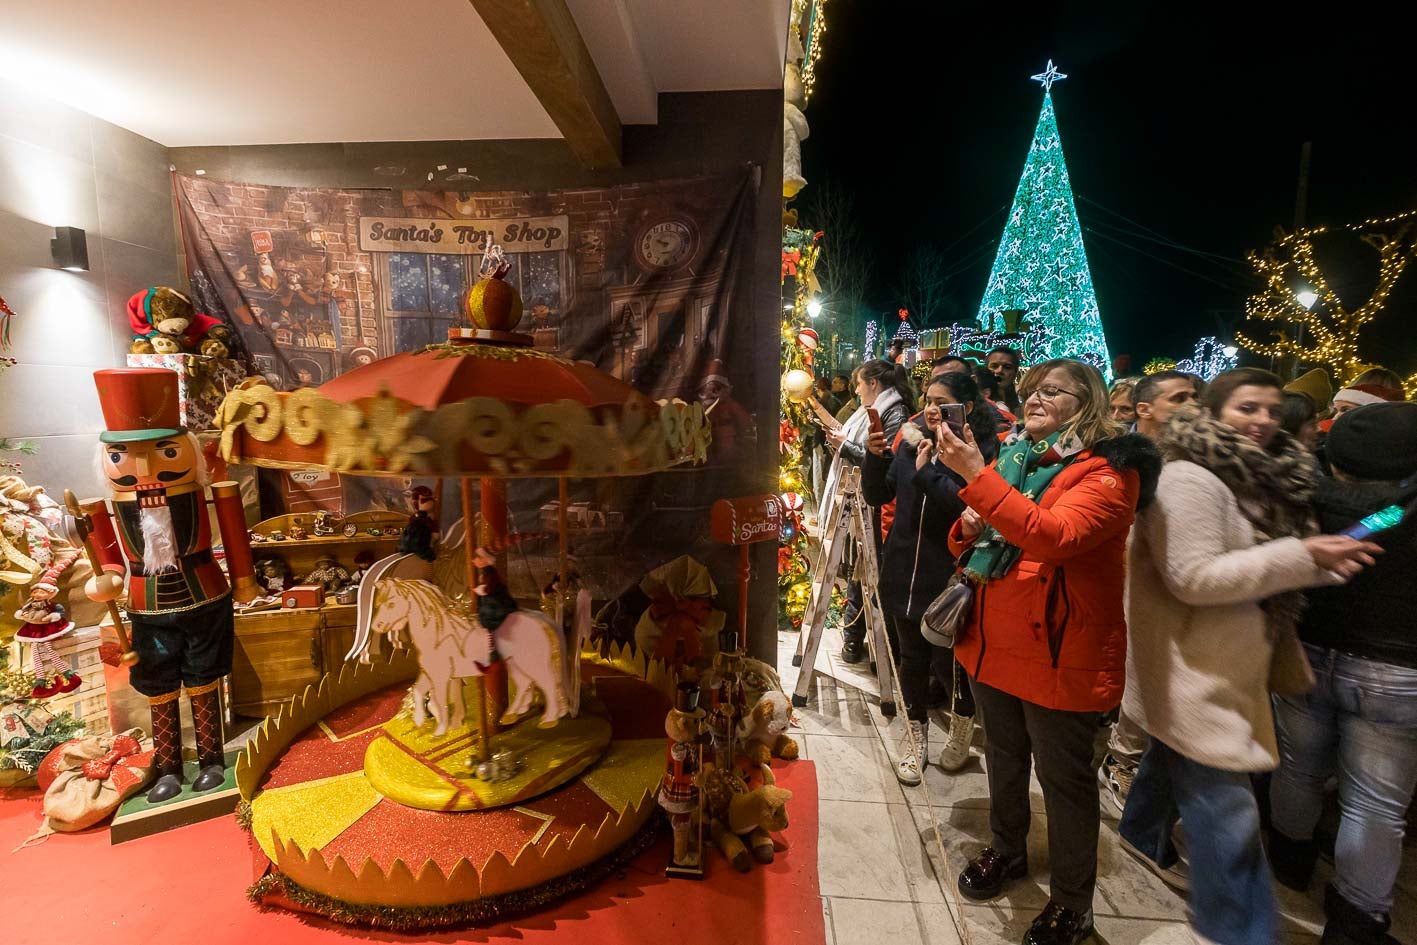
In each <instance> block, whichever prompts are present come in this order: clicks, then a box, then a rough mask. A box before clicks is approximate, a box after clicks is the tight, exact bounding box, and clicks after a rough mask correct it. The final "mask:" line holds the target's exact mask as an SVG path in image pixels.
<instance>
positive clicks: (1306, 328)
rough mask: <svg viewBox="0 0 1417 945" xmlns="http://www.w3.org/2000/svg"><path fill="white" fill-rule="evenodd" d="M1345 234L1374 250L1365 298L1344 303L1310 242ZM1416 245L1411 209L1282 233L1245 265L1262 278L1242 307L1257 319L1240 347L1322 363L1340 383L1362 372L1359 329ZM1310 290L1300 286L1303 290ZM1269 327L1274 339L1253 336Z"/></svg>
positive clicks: (1415, 216) (1416, 215)
mask: <svg viewBox="0 0 1417 945" xmlns="http://www.w3.org/2000/svg"><path fill="white" fill-rule="evenodd" d="M1345 232H1346V233H1351V234H1353V235H1355V236H1357V237H1358V239H1360V240H1361V241H1362V242H1363V243H1365V244H1366V245H1368V246H1370V247H1371V248H1372V249H1373V250H1374V251H1375V252H1376V253H1377V254H1378V279H1377V284H1376V285H1375V286H1374V287H1373V291H1372V294H1371V295H1369V297H1368V299H1367V301H1365V302H1363V303H1362V304H1361V305H1358V306H1357V307H1355V308H1350V307H1348V306H1347V305H1345V304H1344V302H1343V300H1342V299H1340V298H1339V297H1338V293H1337V292H1335V291H1334V289H1333V286H1332V285H1331V284H1330V283H1329V281H1328V279H1327V278H1326V277H1325V276H1324V273H1323V269H1322V267H1321V266H1320V265H1319V261H1318V259H1317V256H1316V252H1315V246H1314V244H1315V241H1316V239H1317V238H1318V237H1321V236H1324V235H1325V234H1330V233H1332V234H1342V233H1345ZM1414 248H1417V210H1412V211H1408V212H1407V213H1403V214H1399V215H1397V216H1394V217H1388V218H1386V219H1373V220H1364V221H1363V222H1362V223H1354V224H1349V225H1346V226H1341V227H1326V226H1316V227H1307V228H1302V229H1299V230H1296V231H1295V232H1293V233H1288V234H1285V233H1283V232H1282V231H1281V233H1280V236H1279V238H1278V239H1277V240H1276V241H1275V242H1274V243H1273V244H1271V245H1270V246H1269V247H1267V248H1266V249H1264V250H1263V251H1260V252H1251V253H1250V254H1249V260H1250V264H1251V265H1252V266H1254V267H1255V271H1256V272H1257V273H1258V274H1259V276H1260V278H1261V279H1263V280H1264V284H1265V287H1264V289H1263V290H1262V291H1260V292H1258V293H1256V294H1255V295H1252V296H1251V297H1250V299H1249V301H1248V302H1247V303H1246V305H1245V316H1246V319H1247V320H1248V321H1249V322H1252V323H1255V329H1256V332H1255V334H1254V335H1252V334H1250V333H1248V332H1246V331H1239V332H1236V339H1237V340H1238V341H1239V343H1240V344H1241V345H1243V346H1244V347H1245V348H1247V349H1249V350H1250V351H1253V352H1254V353H1256V354H1259V355H1262V356H1264V357H1271V358H1279V359H1289V358H1292V359H1294V361H1295V362H1296V363H1300V364H1327V365H1331V366H1332V368H1333V372H1334V375H1335V376H1336V377H1337V378H1338V379H1339V380H1340V381H1348V380H1351V379H1352V378H1353V377H1354V376H1355V375H1356V374H1358V373H1359V372H1360V371H1361V370H1362V365H1363V359H1362V358H1360V357H1359V354H1358V344H1359V336H1360V335H1361V333H1362V331H1363V328H1364V326H1365V325H1367V324H1368V323H1369V322H1371V321H1372V320H1373V319H1374V318H1375V317H1377V315H1378V313H1379V312H1381V311H1382V309H1383V306H1384V305H1385V304H1386V302H1387V298H1388V295H1389V294H1390V293H1391V292H1392V289H1393V286H1394V285H1396V284H1397V280H1398V279H1399V278H1400V277H1401V276H1402V273H1403V270H1405V269H1406V268H1407V263H1408V262H1409V260H1410V259H1411V257H1412V253H1413V250H1414ZM1306 286H1307V287H1308V288H1305V287H1306ZM1260 331H1267V333H1268V334H1269V336H1270V338H1271V339H1272V340H1269V341H1261V340H1259V338H1257V337H1256V335H1258V334H1259V332H1260Z"/></svg>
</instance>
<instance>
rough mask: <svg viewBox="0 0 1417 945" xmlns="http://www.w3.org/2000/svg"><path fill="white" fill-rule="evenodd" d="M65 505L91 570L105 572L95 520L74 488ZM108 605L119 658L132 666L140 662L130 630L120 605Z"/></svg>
mask: <svg viewBox="0 0 1417 945" xmlns="http://www.w3.org/2000/svg"><path fill="white" fill-rule="evenodd" d="M64 505H65V507H66V508H68V510H69V520H70V521H71V522H73V523H74V531H75V532H76V533H77V534H78V536H79V541H80V542H82V543H83V546H84V555H85V556H86V557H87V558H88V559H89V570H90V571H92V572H93V576H94V577H97V576H98V575H100V574H102V573H103V564H102V562H100V561H99V558H98V551H97V550H96V549H95V548H94V546H93V520H92V519H90V518H89V514H88V513H87V512H85V511H84V509H83V506H81V505H79V500H78V498H77V497H76V496H75V495H74V491H73V490H72V489H65V490H64ZM104 603H105V605H106V606H107V607H108V616H109V617H110V618H111V619H112V620H113V632H114V633H115V634H117V635H118V649H119V650H121V651H122V653H121V654H120V655H119V657H118V659H119V661H120V662H122V663H124V664H126V665H128V666H132V665H133V664H134V663H136V662H138V654H137V653H135V652H133V647H132V646H131V645H130V644H129V643H128V632H127V631H126V630H124V629H123V615H122V614H120V613H119V612H118V605H117V604H116V603H114V602H113V601H111V600H110V601H105V602H104Z"/></svg>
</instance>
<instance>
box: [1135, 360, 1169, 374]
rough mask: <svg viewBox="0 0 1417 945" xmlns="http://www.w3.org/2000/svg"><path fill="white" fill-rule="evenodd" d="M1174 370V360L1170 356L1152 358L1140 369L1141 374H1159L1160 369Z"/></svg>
mask: <svg viewBox="0 0 1417 945" xmlns="http://www.w3.org/2000/svg"><path fill="white" fill-rule="evenodd" d="M1174 370H1176V362H1175V361H1173V360H1172V359H1170V358H1152V359H1151V360H1150V361H1148V362H1146V366H1145V367H1143V368H1142V369H1141V372H1142V373H1143V374H1160V373H1161V372H1162V371H1174Z"/></svg>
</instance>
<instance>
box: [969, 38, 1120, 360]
mask: <svg viewBox="0 0 1417 945" xmlns="http://www.w3.org/2000/svg"><path fill="white" fill-rule="evenodd" d="M1065 78H1067V76H1066V75H1064V74H1063V73H1061V72H1059V71H1058V70H1057V69H1055V68H1054V67H1053V62H1052V60H1049V62H1048V69H1047V71H1045V72H1042V73H1040V74H1038V75H1036V76H1033V79H1034V81H1037V82H1041V83H1043V111H1042V113H1040V114H1039V116H1038V127H1037V128H1036V129H1035V130H1034V132H1033V145H1032V146H1031V147H1030V148H1029V149H1028V160H1027V161H1026V162H1025V163H1024V166H1023V176H1022V177H1020V178H1019V182H1018V190H1017V191H1016V192H1015V193H1014V205H1013V208H1012V210H1011V211H1010V212H1009V220H1008V223H1007V224H1005V226H1004V235H1003V238H1002V239H1001V240H1000V241H999V252H998V255H997V256H995V258H994V268H993V269H992V270H991V271H990V273H989V282H988V285H987V286H986V287H985V289H984V301H983V302H981V303H980V305H979V327H980V329H982V331H981V332H979V333H978V334H979V335H981V336H982V337H967V338H960V339H957V340H958V341H960V342H966V343H969V344H970V345H971V347H972V346H977V345H980V344H981V343H982V342H986V341H997V342H998V343H1003V344H1010V343H1012V344H1013V346H1014V347H1018V348H1021V349H1022V351H1023V356H1024V360H1025V361H1026V362H1028V363H1037V362H1039V361H1043V360H1046V359H1048V358H1080V359H1082V360H1084V361H1087V362H1089V363H1091V364H1095V365H1096V366H1097V367H1099V368H1101V369H1102V370H1103V371H1104V372H1106V371H1107V370H1108V366H1109V365H1110V363H1111V359H1110V357H1109V356H1108V353H1107V339H1106V338H1105V337H1104V336H1103V334H1102V318H1101V316H1100V315H1099V314H1098V311H1097V296H1096V294H1095V293H1094V292H1093V289H1092V274H1091V273H1090V272H1088V268H1087V253H1086V252H1085V251H1084V250H1083V246H1082V226H1081V224H1080V223H1079V222H1078V212H1077V207H1076V206H1075V205H1074V204H1073V190H1072V185H1071V184H1070V183H1069V182H1068V166H1067V164H1066V163H1065V162H1064V160H1063V143H1062V140H1061V139H1060V138H1059V137H1058V121H1057V119H1056V118H1055V117H1054V115H1053V97H1052V94H1051V90H1052V88H1053V83H1054V82H1055V81H1057V80H1058V79H1065ZM1020 311H1022V312H1023V316H1022V320H1021V321H1020V320H1019V316H1018V315H1017V314H1013V315H1012V316H1011V317H1010V318H1008V319H1005V316H1004V314H1003V313H1005V312H1010V313H1017V312H1020ZM1006 321H1008V322H1010V323H1011V324H1007V325H1006V324H1005V322H1006ZM970 334H971V335H972V334H974V333H970ZM1011 339H1012V342H1011Z"/></svg>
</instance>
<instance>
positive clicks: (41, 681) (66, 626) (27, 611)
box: [15, 585, 83, 699]
mask: <svg viewBox="0 0 1417 945" xmlns="http://www.w3.org/2000/svg"><path fill="white" fill-rule="evenodd" d="M57 590H58V589H57V588H46V587H44V586H41V585H36V586H35V589H34V590H33V591H32V592H31V593H30V599H29V600H27V601H25V603H24V606H22V607H21V608H20V609H19V610H17V611H15V619H16V620H19V621H20V622H21V623H22V624H23V626H21V627H20V629H19V630H17V631H15V639H16V640H17V641H19V642H21V643H28V644H30V653H31V658H32V659H33V661H34V687H33V688H32V689H31V690H30V698H32V699H48V698H49V697H50V696H57V695H61V694H63V693H67V692H73V691H74V690H75V689H78V688H79V686H80V685H81V684H82V683H83V680H82V679H80V678H79V674H78V673H75V672H74V671H73V670H71V669H70V668H69V664H68V662H67V661H66V660H65V659H64V658H63V657H61V656H60V655H59V654H58V653H55V652H54V645H53V641H55V640H57V639H59V638H60V637H62V636H64V635H65V634H67V633H69V632H70V631H72V630H73V629H74V623H73V621H72V620H70V619H69V618H68V615H67V614H66V613H65V611H64V607H63V605H61V604H60V603H59V602H58V601H56V600H54V599H53V598H54V594H55V593H56V592H57Z"/></svg>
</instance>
